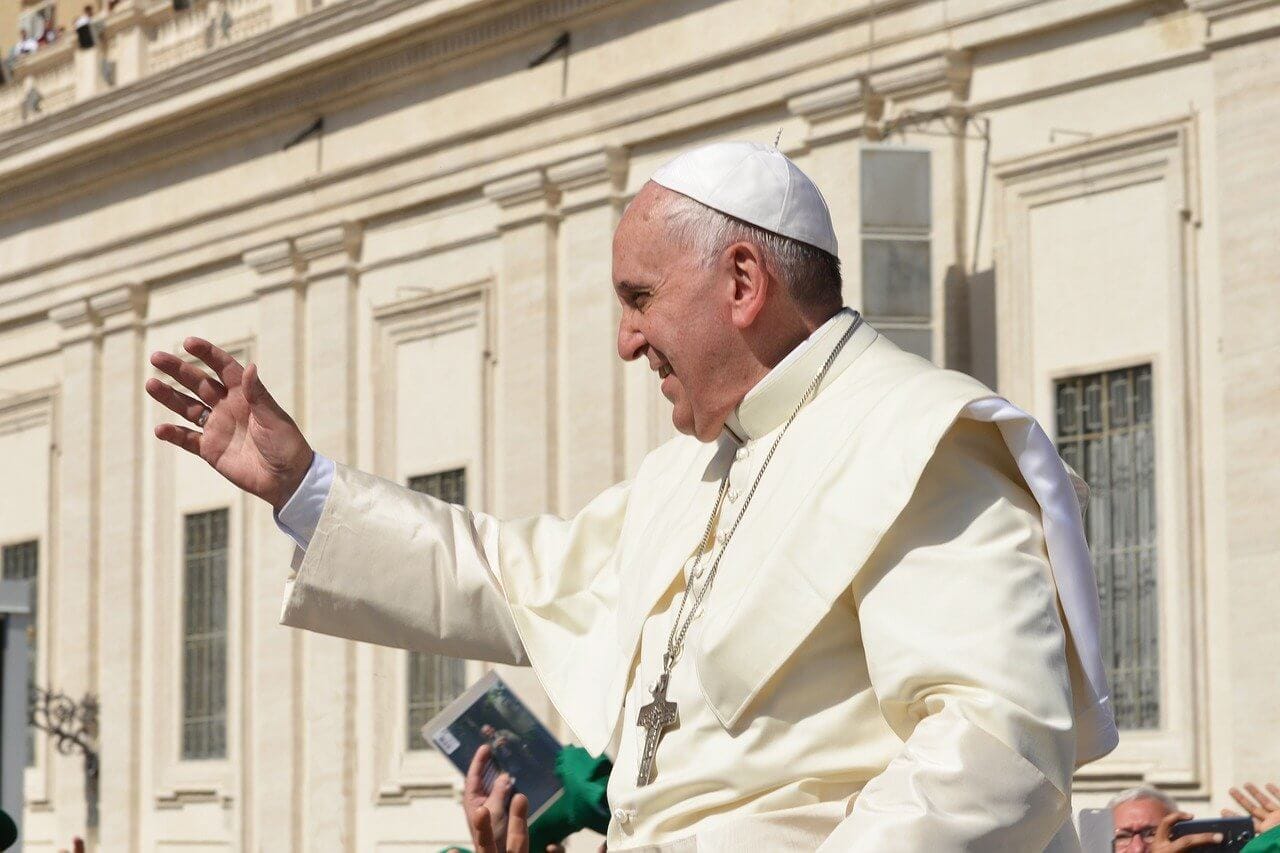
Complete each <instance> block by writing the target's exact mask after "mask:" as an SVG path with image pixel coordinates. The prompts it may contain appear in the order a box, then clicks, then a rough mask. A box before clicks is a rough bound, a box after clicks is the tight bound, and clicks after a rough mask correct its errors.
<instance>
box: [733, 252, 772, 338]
mask: <svg viewBox="0 0 1280 853" xmlns="http://www.w3.org/2000/svg"><path fill="white" fill-rule="evenodd" d="M724 258H725V263H726V264H727V271H728V274H729V285H730V287H731V292H730V295H729V316H730V319H731V320H732V321H733V325H734V326H736V327H737V328H739V329H746V328H749V327H750V326H751V324H752V323H754V322H755V321H756V317H758V316H759V315H760V312H761V311H762V310H764V303H765V300H766V299H768V298H769V296H770V293H769V288H770V287H771V286H772V285H773V281H772V280H771V279H770V278H769V271H768V269H766V267H765V264H764V256H763V255H762V254H761V252H760V247H759V246H756V245H755V244H753V243H746V242H741V243H734V244H733V245H732V246H730V247H729V248H728V249H726V250H725V255H724Z"/></svg>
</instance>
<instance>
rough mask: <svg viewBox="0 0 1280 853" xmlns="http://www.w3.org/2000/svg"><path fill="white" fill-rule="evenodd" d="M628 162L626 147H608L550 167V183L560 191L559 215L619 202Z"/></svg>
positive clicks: (548, 170) (548, 172) (548, 180)
mask: <svg viewBox="0 0 1280 853" xmlns="http://www.w3.org/2000/svg"><path fill="white" fill-rule="evenodd" d="M628 165H629V160H628V157H627V152H626V150H625V149H623V148H620V147H616V146H606V147H604V148H602V149H601V150H599V151H595V152H592V153H590V154H585V155H583V156H581V157H575V158H574V159H572V160H566V161H564V162H561V163H556V164H555V165H552V166H548V167H547V182H548V183H549V184H550V185H551V186H552V187H554V188H555V189H556V190H557V191H558V192H559V193H560V199H559V208H560V210H559V212H560V214H561V215H562V216H567V215H569V214H573V213H577V212H579V211H582V210H588V209H591V208H595V207H599V206H600V205H602V204H610V203H615V204H617V203H620V202H621V200H622V191H623V188H624V187H625V186H626V183H627V167H628Z"/></svg>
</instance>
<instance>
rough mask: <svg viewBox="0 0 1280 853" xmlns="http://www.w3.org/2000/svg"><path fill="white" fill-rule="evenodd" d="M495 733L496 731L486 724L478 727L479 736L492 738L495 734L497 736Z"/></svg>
mask: <svg viewBox="0 0 1280 853" xmlns="http://www.w3.org/2000/svg"><path fill="white" fill-rule="evenodd" d="M497 732H498V730H497V729H495V728H494V727H493V726H491V725H489V724H488V723H485V724H484V725H483V726H481V727H480V734H482V735H484V736H485V737H493V736H494V735H495V734H497Z"/></svg>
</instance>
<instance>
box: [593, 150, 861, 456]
mask: <svg viewBox="0 0 1280 853" xmlns="http://www.w3.org/2000/svg"><path fill="white" fill-rule="evenodd" d="M707 152H711V154H712V155H713V156H712V160H713V162H712V163H711V164H710V165H709V166H708V165H706V163H705V158H704V161H703V162H699V160H698V158H699V156H700V155H702V154H705V153H707ZM717 154H724V155H726V156H725V157H720V159H719V162H715V160H716V156H715V155H717ZM735 157H736V158H737V159H738V160H739V161H741V160H742V159H744V158H754V160H755V161H757V162H756V163H754V164H749V167H748V168H747V169H745V170H743V169H739V170H738V171H737V172H736V173H734V175H735V178H739V179H740V177H741V173H742V171H747V172H751V171H752V170H753V168H754V171H755V175H757V176H759V175H763V177H764V178H765V179H766V180H768V181H776V182H781V184H780V185H779V186H775V187H769V188H768V189H769V190H771V191H769V192H764V193H760V192H756V193H754V194H753V196H752V197H753V198H761V197H763V198H765V199H767V200H770V201H772V200H776V202H777V205H776V208H777V209H775V210H773V211H770V210H769V209H768V205H769V203H770V202H766V204H765V208H764V210H763V211H762V216H765V217H767V216H772V217H773V219H774V221H778V220H781V222H782V224H781V225H780V226H779V231H782V232H793V231H796V230H798V229H799V230H804V229H807V231H806V233H812V234H813V235H815V236H813V237H811V239H812V240H813V241H814V242H816V243H823V244H825V245H826V246H828V247H829V248H830V249H831V251H827V250H824V249H823V248H819V247H818V246H817V245H814V243H811V242H807V241H802V240H800V239H794V238H793V237H791V236H784V234H783V233H777V232H774V231H771V230H767V229H766V228H763V227H760V226H758V225H754V224H751V223H750V222H747V221H744V220H743V219H741V218H736V217H734V216H730V215H727V214H725V213H722V212H721V211H720V210H719V209H716V208H713V207H710V206H708V205H706V204H703V203H701V202H699V201H695V200H694V199H693V198H691V197H690V196H689V195H686V194H683V193H682V192H676V191H673V190H672V189H669V188H668V187H667V186H666V185H664V184H668V183H671V184H675V185H677V186H680V187H681V188H683V187H684V184H683V183H682V180H681V178H680V176H679V174H677V176H676V177H675V178H670V179H669V178H667V177H666V176H667V175H670V174H671V171H670V170H671V167H672V166H675V167H676V171H677V172H680V171H681V170H680V164H681V161H685V164H686V165H685V168H684V169H683V173H684V174H689V173H693V174H701V173H700V172H699V171H698V170H703V171H708V170H709V171H710V172H711V174H710V175H709V181H708V182H709V183H710V184H712V185H714V184H715V182H716V179H717V178H720V177H722V176H721V175H718V174H716V170H717V169H720V168H724V166H723V163H724V162H726V159H727V161H728V162H729V163H732V162H733V158H735ZM690 159H692V161H693V162H692V165H688V162H689V160H690ZM729 168H730V170H731V171H732V167H731V166H730V167H729ZM783 170H785V171H783ZM753 180H754V178H753V177H752V176H751V175H750V174H749V175H748V178H747V181H746V182H747V183H748V184H750V183H751V182H752V181H753ZM788 180H789V181H790V183H789V184H787V183H786V182H787V181H788ZM797 186H798V187H799V188H800V189H794V188H796V187H797ZM784 189H786V190H787V191H783V190H784ZM710 192H711V193H712V194H714V193H717V192H720V190H719V189H713V190H711V191H710ZM797 198H799V199H801V200H802V201H801V202H800V203H799V208H797V201H796V199H797ZM735 204H736V202H735V201H734V200H732V199H730V202H729V203H728V204H725V205H724V206H725V207H729V208H732V209H734V210H737V208H736V207H735V206H734V205H735ZM719 206H720V205H717V207H719ZM797 223H798V225H797ZM834 250H835V237H834V232H833V231H832V229H831V224H830V214H829V213H828V212H827V209H826V204H825V202H823V201H822V197H821V194H820V193H819V192H818V191H817V188H816V187H815V186H814V185H813V184H812V182H810V181H809V180H808V179H807V178H806V177H805V176H804V175H803V173H801V172H800V171H799V169H796V168H795V166H794V165H793V164H790V162H789V161H787V160H786V159H785V158H783V157H782V155H781V154H779V153H777V152H776V151H775V150H772V149H766V148H764V147H763V146H749V145H747V144H745V143H724V144H720V145H719V146H706V147H704V148H701V149H695V150H694V151H692V152H689V153H688V154H685V155H682V156H681V157H679V158H677V159H676V160H675V161H672V163H671V164H668V166H666V167H663V169H660V170H659V171H658V173H656V174H655V175H654V179H653V180H651V181H649V182H648V183H646V184H645V185H644V186H643V187H641V189H640V192H638V193H637V194H636V197H635V198H634V199H633V200H632V201H631V203H630V205H628V207H627V209H626V212H625V213H624V214H623V216H622V220H621V222H620V223H619V224H618V228H617V231H616V232H615V234H614V238H613V285H614V289H615V290H616V292H617V296H618V299H619V301H620V302H621V304H622V316H621V318H620V321H619V324H618V355H619V356H621V357H622V359H623V360H625V361H632V360H635V359H639V358H644V359H646V360H647V361H648V363H649V367H650V369H652V370H654V371H655V372H656V373H657V374H658V376H659V379H660V380H661V383H662V394H663V396H665V397H666V398H667V399H668V400H669V401H671V403H672V405H673V407H674V409H673V412H672V420H673V421H674V422H675V426H676V429H678V430H679V431H680V432H682V433H685V434H687V435H694V436H697V437H698V438H699V439H701V440H703V441H711V440H714V439H715V438H716V436H718V435H719V434H720V431H721V429H722V428H723V425H724V423H725V420H726V419H727V418H728V416H729V415H730V414H731V413H732V412H733V409H734V407H735V406H736V405H737V404H738V403H739V402H741V400H742V398H743V397H744V396H745V395H746V393H747V391H749V390H750V389H751V388H752V386H754V385H755V384H756V383H757V382H759V381H760V379H762V378H763V377H764V375H765V374H766V373H768V371H769V369H770V368H771V367H772V366H773V365H775V364H777V362H778V361H780V360H781V359H782V357H783V356H785V355H786V354H787V353H788V352H790V351H791V350H792V349H794V348H795V347H796V346H797V345H798V344H800V343H801V342H802V341H804V339H805V338H807V337H808V336H809V334H810V333H811V332H812V331H813V330H814V329H815V328H817V327H818V326H820V325H822V323H823V322H825V321H826V320H828V319H829V318H830V317H831V316H832V315H833V314H835V313H836V312H837V311H839V310H840V307H841V305H842V304H843V300H842V298H841V279H840V261H839V259H838V258H837V257H836V254H835V251H834Z"/></svg>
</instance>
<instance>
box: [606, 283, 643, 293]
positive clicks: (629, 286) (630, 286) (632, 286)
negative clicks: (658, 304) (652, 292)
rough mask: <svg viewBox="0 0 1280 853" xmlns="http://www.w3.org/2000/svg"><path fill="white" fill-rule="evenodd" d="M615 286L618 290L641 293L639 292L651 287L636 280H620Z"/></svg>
mask: <svg viewBox="0 0 1280 853" xmlns="http://www.w3.org/2000/svg"><path fill="white" fill-rule="evenodd" d="M614 286H615V287H616V288H617V289H618V290H629V291H631V292H632V293H639V292H641V291H644V290H648V289H649V287H648V286H647V285H644V284H637V283H636V282H634V281H620V282H618V283H617V284H616V285H614Z"/></svg>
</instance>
